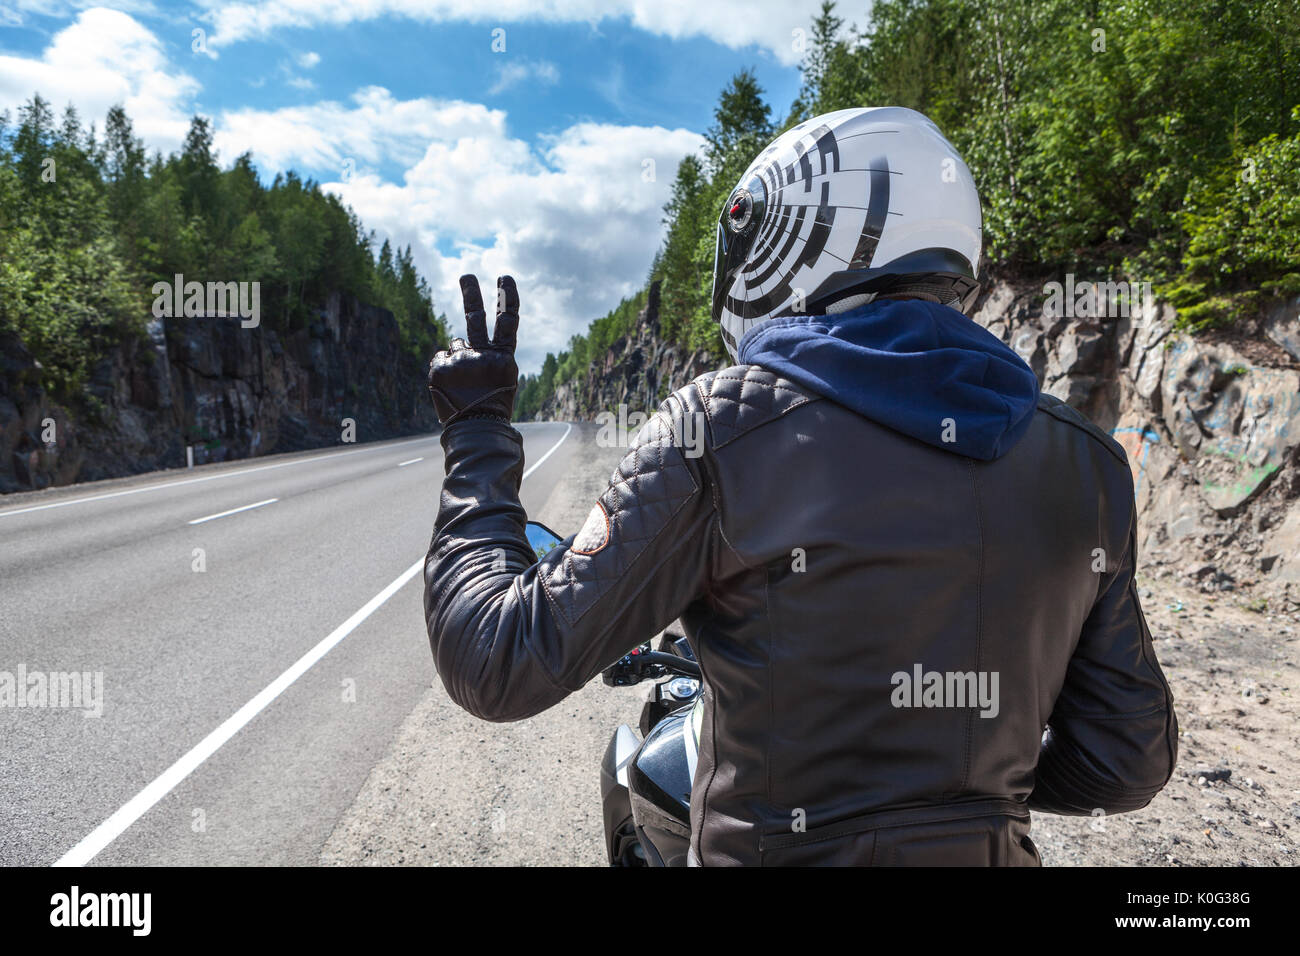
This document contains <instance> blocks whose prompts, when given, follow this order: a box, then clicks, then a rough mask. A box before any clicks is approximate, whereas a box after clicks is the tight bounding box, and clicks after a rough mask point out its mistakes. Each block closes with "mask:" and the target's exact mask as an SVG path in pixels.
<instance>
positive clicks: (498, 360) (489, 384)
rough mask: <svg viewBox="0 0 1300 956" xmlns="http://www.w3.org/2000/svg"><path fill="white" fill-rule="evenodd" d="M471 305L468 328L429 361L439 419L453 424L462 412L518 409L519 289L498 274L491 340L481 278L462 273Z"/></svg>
mask: <svg viewBox="0 0 1300 956" xmlns="http://www.w3.org/2000/svg"><path fill="white" fill-rule="evenodd" d="M460 293H461V298H462V299H463V300H464V305H465V334H466V335H467V336H468V338H469V341H468V342H466V341H465V339H461V338H454V339H452V340H451V346H450V348H448V349H446V350H445V351H442V352H438V353H437V354H436V355H434V357H433V360H432V361H431V362H430V363H429V394H430V395H431V396H432V397H433V407H434V409H435V410H436V411H437V412H438V421H440V422H442V424H443V425H444V426H445V425H449V424H451V423H452V422H454V421H456V420H458V419H461V418H499V419H502V420H503V421H507V422H508V421H510V419H511V417H512V416H513V415H514V407H515V389H516V388H517V387H518V384H519V368H518V366H516V365H515V336H516V333H517V332H518V330H519V291H518V290H517V289H516V288H515V280H514V279H513V278H511V277H510V276H501V277H500V278H499V279H497V319H496V325H495V326H494V327H493V330H492V339H491V340H490V341H489V340H488V332H487V314H486V313H485V312H484V311H483V296H482V293H480V292H479V287H478V279H476V278H474V276H472V275H464V276H461V277H460Z"/></svg>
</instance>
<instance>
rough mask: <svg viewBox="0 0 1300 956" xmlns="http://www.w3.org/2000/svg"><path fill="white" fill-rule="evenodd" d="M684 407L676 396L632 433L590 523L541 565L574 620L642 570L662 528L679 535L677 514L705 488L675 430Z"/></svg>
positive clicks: (559, 605) (554, 597) (560, 606)
mask: <svg viewBox="0 0 1300 956" xmlns="http://www.w3.org/2000/svg"><path fill="white" fill-rule="evenodd" d="M680 418H681V410H680V405H678V404H677V403H676V402H674V401H673V400H672V399H669V401H667V402H665V403H664V406H663V408H662V409H661V411H660V412H659V413H658V414H656V415H653V416H652V417H651V418H650V420H649V421H647V422H646V424H645V425H644V426H643V427H642V429H641V430H640V431H639V432H638V433H637V435H636V438H635V439H633V442H632V446H631V447H630V448H629V449H628V453H627V454H626V455H625V456H624V457H623V460H622V461H621V462H619V465H618V467H617V468H616V469H615V471H614V474H613V475H612V476H610V479H609V486H608V487H607V488H606V489H605V492H604V494H602V495H601V496H600V498H599V499H598V500H597V502H596V505H595V507H594V508H593V509H592V513H591V515H590V516H589V517H588V519H587V526H584V531H583V532H582V533H580V534H579V536H578V538H576V539H575V540H574V542H573V546H570V547H569V548H566V549H557V550H556V551H554V552H552V553H553V554H558V555H562V557H561V558H559V559H557V560H555V561H554V563H551V564H550V566H548V562H547V561H546V560H543V562H542V565H541V567H540V568H539V569H538V570H539V573H540V575H541V579H542V583H543V585H544V586H545V588H546V591H547V594H548V595H549V596H550V598H551V602H552V604H553V605H554V606H555V608H556V609H557V610H558V611H559V612H560V613H561V614H562V615H563V616H564V618H565V619H566V620H567V621H568V622H569V624H570V625H572V624H574V623H576V622H577V621H578V619H579V618H581V617H582V616H583V615H584V614H586V613H587V611H589V610H590V609H591V608H592V606H593V605H594V604H595V603H596V602H597V601H598V600H600V598H601V597H603V596H604V595H605V594H606V593H607V592H609V591H610V590H611V589H612V588H614V587H616V586H618V585H619V584H620V583H621V584H623V585H625V586H626V584H627V581H628V580H630V578H629V577H628V576H629V575H633V576H634V575H635V574H637V573H638V572H639V571H640V569H637V568H635V567H634V566H635V565H636V563H637V561H638V559H640V558H641V556H642V555H643V554H644V553H645V552H646V550H647V548H649V547H650V546H651V544H652V543H653V542H654V541H655V539H656V538H657V537H658V536H659V535H661V534H669V535H671V534H673V533H674V529H673V518H674V517H675V516H676V515H677V513H678V512H679V511H681V509H682V508H683V507H685V505H686V504H687V503H688V502H689V501H690V500H691V498H692V496H694V495H695V494H696V493H697V492H699V491H700V483H699V482H698V481H697V480H696V467H697V466H695V465H693V463H692V460H691V459H690V458H688V456H687V455H686V454H685V453H684V449H683V447H682V442H681V439H680V436H679V435H678V434H677V433H678V431H679V429H680V426H681V422H680Z"/></svg>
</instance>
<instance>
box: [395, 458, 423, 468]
mask: <svg viewBox="0 0 1300 956" xmlns="http://www.w3.org/2000/svg"><path fill="white" fill-rule="evenodd" d="M417 461H424V458H423V456H421V457H419V458H412V459H411V460H410V461H404V462H402V463H401V464H400V465H398V466H397V467H398V468H405V467H406V466H407V465H414V464H415V463H416V462H417Z"/></svg>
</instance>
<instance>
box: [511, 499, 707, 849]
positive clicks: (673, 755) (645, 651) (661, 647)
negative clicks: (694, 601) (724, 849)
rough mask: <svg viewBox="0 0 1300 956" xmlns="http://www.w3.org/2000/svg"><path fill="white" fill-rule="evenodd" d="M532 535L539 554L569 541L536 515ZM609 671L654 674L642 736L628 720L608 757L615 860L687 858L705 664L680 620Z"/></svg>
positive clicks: (623, 675)
mask: <svg viewBox="0 0 1300 956" xmlns="http://www.w3.org/2000/svg"><path fill="white" fill-rule="evenodd" d="M527 535H528V542H529V544H530V545H532V547H533V550H534V551H536V552H537V556H538V558H539V559H541V558H543V557H545V556H546V554H547V552H549V551H550V550H551V549H552V548H554V547H556V546H557V545H559V544H560V543H561V541H562V539H561V538H560V536H559V535H558V534H556V533H555V532H554V531H552V530H551V529H549V528H547V527H546V526H545V525H543V524H541V523H539V522H536V521H529V522H528V525H527ZM656 642H657V646H656ZM601 677H602V679H603V680H604V682H605V683H606V684H607V685H609V686H610V687H631V686H632V685H634V684H640V683H643V682H645V681H651V682H653V683H652V684H651V686H650V689H649V693H648V696H647V699H646V702H645V704H644V705H643V706H642V708H641V719H640V727H639V729H640V736H638V735H637V732H636V731H635V730H633V729H632V728H631V727H629V726H628V725H627V724H622V725H620V726H619V728H618V729H617V730H615V731H614V735H613V737H611V738H610V741H609V746H608V747H606V748H605V755H604V757H603V759H602V760H601V763H600V795H601V807H602V815H603V818H604V824H605V852H606V856H607V858H608V860H609V865H610V866H618V867H623V866H685V865H686V855H687V851H688V849H689V847H690V841H691V783H692V781H693V780H694V779H695V765H696V763H697V760H698V757H699V743H700V721H701V719H702V717H703V713H704V711H703V698H702V696H701V686H700V665H699V663H698V662H697V661H696V660H695V655H694V653H693V652H692V651H691V648H690V645H689V643H688V642H687V640H686V635H685V634H684V633H682V631H681V627H680V624H676V623H675V624H673V625H670V626H669V627H668V628H667V629H666V630H665V631H664V632H663V633H662V634H660V635H659V636H658V637H657V638H656V640H653V641H647V642H645V643H643V644H641V645H639V646H638V647H636V648H633V649H632V651H631V652H629V653H628V654H626V655H624V656H623V657H622V658H620V659H619V660H618V661H616V662H615V663H613V664H611V665H610V666H609V667H607V668H606V669H605V670H604V671H602V672H601Z"/></svg>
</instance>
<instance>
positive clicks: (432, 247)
mask: <svg viewBox="0 0 1300 956" xmlns="http://www.w3.org/2000/svg"><path fill="white" fill-rule="evenodd" d="M817 6H818V2H817V0H807V2H803V0H800V2H784V3H775V2H758V3H734V2H723V3H709V4H703V3H699V2H698V0H696V2H682V0H621V2H620V0H548V2H544V3H526V2H521V0H435V2H425V3H416V2H413V0H346V2H345V0H269V2H266V3H260V4H248V3H238V2H236V3H231V2H225V0H200V2H197V3H151V2H148V0H127V2H120V3H116V4H114V3H108V4H104V5H98V6H96V5H92V4H83V3H69V2H58V0H56V2H47V3H37V2H34V0H0V109H6V108H7V109H10V110H12V109H14V108H15V107H16V106H18V105H19V104H20V103H22V102H23V101H25V100H27V99H28V98H29V97H30V96H31V95H32V93H33V92H35V91H39V92H41V94H42V95H43V96H45V97H46V98H47V99H49V100H51V101H52V102H53V103H54V104H55V105H56V107H59V108H62V107H63V106H64V105H65V104H66V103H68V102H72V103H74V104H75V105H76V106H77V107H78V109H79V110H80V112H81V114H82V117H83V120H90V119H94V120H95V121H96V122H97V123H98V124H99V125H101V126H102V123H103V115H104V113H105V111H106V110H107V109H108V107H109V106H110V105H112V104H113V103H117V102H121V103H124V104H125V106H126V109H127V113H128V115H130V116H131V118H132V120H133V121H134V123H135V126H136V131H137V133H138V134H140V135H141V136H142V137H143V138H144V139H145V141H146V143H147V144H148V145H149V146H150V148H151V149H161V150H163V151H170V150H173V149H175V148H177V146H178V145H179V143H180V140H181V138H182V137H183V136H184V132H185V128H186V126H187V125H188V121H189V117H190V116H191V115H193V114H194V113H196V112H198V113H202V114H204V115H207V116H210V117H212V118H213V119H214V121H215V129H216V144H217V147H218V150H219V151H220V157H221V159H222V161H223V162H227V163H228V162H229V161H230V160H232V159H233V158H234V157H235V156H236V155H238V154H239V153H240V152H242V151H243V150H251V151H252V153H253V156H254V161H255V163H256V164H257V166H258V168H259V170H260V171H261V172H262V174H263V176H264V177H265V178H268V179H269V178H270V177H271V176H273V175H274V174H275V173H276V172H277V171H280V170H282V169H287V168H292V169H296V170H298V171H299V172H301V173H303V174H304V175H307V176H311V177H312V178H315V179H316V180H318V181H319V182H321V183H322V184H323V186H324V188H327V189H330V190H331V191H334V192H337V193H338V194H339V195H341V196H342V197H343V198H344V199H345V200H346V201H347V202H348V203H349V204H350V205H352V207H353V208H354V209H355V210H356V211H357V213H358V215H359V216H360V217H361V219H362V221H363V222H364V223H365V224H366V225H367V227H370V228H373V229H375V230H376V232H377V233H378V235H379V236H380V237H384V238H391V239H392V240H393V241H394V242H396V243H398V244H401V245H405V244H407V243H410V244H411V246H412V249H413V252H414V254H415V259H416V262H417V264H418V265H419V266H420V268H421V270H422V271H423V272H424V274H425V275H426V276H427V277H428V278H429V280H430V283H431V284H432V286H433V288H434V295H435V302H436V304H437V306H438V308H439V309H440V310H442V311H445V312H446V313H447V315H448V317H449V318H450V319H452V320H453V324H454V326H455V327H459V325H460V320H461V317H460V303H459V297H458V295H457V293H456V291H455V290H456V279H457V276H459V275H460V274H461V273H462V272H466V271H472V272H475V273H476V274H477V275H479V277H480V280H481V281H483V282H484V283H485V284H489V283H493V282H494V277H495V276H496V275H497V274H498V273H500V272H510V273H512V274H514V275H515V277H516V279H517V280H518V282H519V285H520V291H521V298H522V303H523V309H522V315H523V323H524V324H523V326H522V327H521V333H520V354H519V361H520V367H521V369H523V370H525V371H535V370H536V369H537V368H538V367H539V366H540V363H541V359H542V357H543V356H544V355H545V353H546V352H547V351H559V350H561V349H563V348H564V346H565V343H566V342H567V341H568V339H569V336H571V335H572V334H574V333H576V332H580V331H582V330H583V329H584V328H585V327H586V325H587V323H588V322H589V321H590V320H591V319H592V318H595V317H596V316H598V315H601V314H603V313H604V312H605V311H607V310H608V309H609V308H610V307H612V306H613V305H615V304H616V303H617V302H618V300H619V299H620V298H621V297H623V296H626V295H629V294H631V293H632V292H634V291H635V290H636V289H637V288H638V287H639V286H640V284H641V283H642V282H643V281H644V277H645V273H646V270H647V268H648V266H649V264H650V260H651V257H652V256H653V254H654V251H655V249H656V248H657V246H658V244H659V241H660V239H661V237H662V226H661V224H660V219H661V207H662V205H663V203H664V202H665V201H666V200H667V197H668V191H669V189H670V186H671V183H672V178H673V174H674V171H675V169H676V165H677V162H678V161H680V159H681V158H682V156H684V155H685V154H687V153H689V152H692V151H694V150H696V149H698V148H699V145H700V142H701V134H702V133H703V132H704V131H705V130H706V129H707V127H708V126H709V124H710V123H711V122H712V111H713V109H714V106H715V104H716V101H717V96H718V93H719V91H720V90H721V89H722V87H723V86H724V85H725V84H726V83H727V81H728V79H729V78H730V77H731V75H733V74H734V73H735V72H736V71H738V70H740V69H742V68H744V67H751V68H753V69H754V70H755V71H756V73H757V75H758V77H759V81H760V83H761V84H762V86H763V87H764V89H765V90H766V92H767V96H768V99H769V102H770V103H771V104H772V106H773V111H774V113H775V114H778V115H783V114H784V113H785V112H786V110H787V109H788V107H789V104H790V101H791V100H792V99H793V97H794V95H795V94H796V92H797V90H798V86H799V72H798V66H797V64H798V61H799V59H800V50H801V47H800V46H799V42H800V40H801V39H802V35H801V31H806V30H807V28H808V26H809V24H810V23H811V20H812V16H813V13H814V11H815V9H816V7H817ZM855 12H856V8H855ZM194 31H201V33H200V34H198V35H197V36H196V34H195V32H194ZM196 47H197V49H196ZM502 47H504V49H502Z"/></svg>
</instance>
